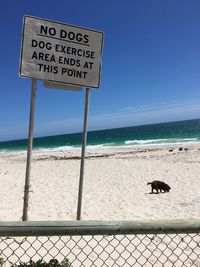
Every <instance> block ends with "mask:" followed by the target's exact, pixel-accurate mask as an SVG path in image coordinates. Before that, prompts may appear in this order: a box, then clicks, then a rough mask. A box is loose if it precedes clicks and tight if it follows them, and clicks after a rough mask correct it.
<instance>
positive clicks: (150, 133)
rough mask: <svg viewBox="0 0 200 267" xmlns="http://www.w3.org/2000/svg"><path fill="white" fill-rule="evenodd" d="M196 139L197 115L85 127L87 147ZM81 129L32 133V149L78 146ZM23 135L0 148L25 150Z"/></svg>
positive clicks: (198, 135) (199, 127) (179, 142)
mask: <svg viewBox="0 0 200 267" xmlns="http://www.w3.org/2000/svg"><path fill="white" fill-rule="evenodd" d="M195 142H200V119H195V120H187V121H177V122H168V123H157V124H150V125H141V126H133V127H123V128H117V129H108V130H98V131H89V132H88V138H87V147H89V148H103V147H113V146H115V147H116V146H147V145H148V146H155V145H159V146H161V145H168V144H170V145H182V144H190V143H195ZM81 143H82V133H73V134H63V135H55V136H44V137H36V138H34V140H33V149H37V150H66V149H73V148H79V147H81ZM27 145H28V141H27V139H22V140H14V141H6V142H0V151H1V152H4V151H5V152H6V151H23V150H27Z"/></svg>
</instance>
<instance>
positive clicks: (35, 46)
mask: <svg viewBox="0 0 200 267" xmlns="http://www.w3.org/2000/svg"><path fill="white" fill-rule="evenodd" d="M102 46H103V32H99V31H96V30H91V29H85V28H82V27H78V26H72V25H67V24H63V23H58V22H55V21H50V20H44V19H40V18H35V17H30V16H25V17H24V21H23V38H22V48H21V60H20V76H21V77H29V78H35V79H39V80H49V81H53V82H59V83H67V84H71V85H78V86H82V87H93V88H98V87H99V83H100V74H101V56H102Z"/></svg>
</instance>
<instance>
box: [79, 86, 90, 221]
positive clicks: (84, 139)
mask: <svg viewBox="0 0 200 267" xmlns="http://www.w3.org/2000/svg"><path fill="white" fill-rule="evenodd" d="M89 100H90V88H86V94H85V113H84V124H83V137H82V151H81V166H80V177H79V190H78V206H77V217H76V219H77V220H80V219H81V208H82V192H83V176H84V165H85V148H86V143H87V125H88V110H89Z"/></svg>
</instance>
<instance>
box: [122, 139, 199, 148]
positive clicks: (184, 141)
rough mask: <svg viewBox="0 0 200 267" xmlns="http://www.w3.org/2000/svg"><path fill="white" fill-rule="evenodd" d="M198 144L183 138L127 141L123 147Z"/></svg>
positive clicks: (194, 140) (196, 140) (193, 140)
mask: <svg viewBox="0 0 200 267" xmlns="http://www.w3.org/2000/svg"><path fill="white" fill-rule="evenodd" d="M197 142H198V143H199V140H198V139H197V138H183V139H178V138H177V139H175V138H174V139H148V140H127V141H125V142H124V144H125V145H129V146H134V145H137V146H155V145H159V146H165V145H172V144H173V145H183V144H194V143H197Z"/></svg>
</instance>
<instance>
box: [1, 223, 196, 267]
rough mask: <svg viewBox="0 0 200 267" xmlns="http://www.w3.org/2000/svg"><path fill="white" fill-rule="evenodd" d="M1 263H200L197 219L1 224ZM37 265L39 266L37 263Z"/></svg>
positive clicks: (174, 265)
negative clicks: (52, 261)
mask: <svg viewBox="0 0 200 267" xmlns="http://www.w3.org/2000/svg"><path fill="white" fill-rule="evenodd" d="M0 259H1V261H2V263H1V264H0V266H6V267H7V266H13V267H14V266H19V263H20V262H23V263H28V262H29V261H30V260H32V261H34V262H36V261H38V260H40V259H42V260H43V261H44V262H49V261H50V260H51V259H57V260H58V262H61V261H63V260H65V262H68V265H64V266H71V267H79V266H81V267H83V266H84V267H90V266H92V267H93V266H94V267H101V266H106V267H111V266H123V267H128V266H131V267H132V266H136V267H139V266H149V267H150V266H153V267H158V266H165V267H168V266H171V267H179V266H192V267H195V266H196V267H200V221H197V220H196V221H150V222H142V221H136V222H90V221H88V222H87V221H85V222H80V221H79V222H43V223H42V222H37V223H36V222H35V223H34V222H27V223H24V222H18V223H11V222H10V223H9V222H1V223H0ZM38 266H39V265H38Z"/></svg>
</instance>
